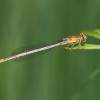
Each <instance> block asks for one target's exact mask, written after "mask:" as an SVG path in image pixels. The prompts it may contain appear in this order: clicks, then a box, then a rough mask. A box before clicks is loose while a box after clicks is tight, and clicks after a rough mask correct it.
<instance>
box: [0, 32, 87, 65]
mask: <svg viewBox="0 0 100 100" xmlns="http://www.w3.org/2000/svg"><path fill="white" fill-rule="evenodd" d="M86 39H87V37H86V35H85V34H84V33H82V32H81V33H80V35H79V36H68V37H67V38H64V39H62V40H60V41H57V42H56V41H55V42H53V43H48V45H46V46H43V47H38V48H36V49H33V50H27V51H23V52H20V53H17V54H14V55H12V56H10V57H7V58H4V59H0V63H2V62H6V61H8V60H12V59H18V58H20V57H24V56H27V55H31V54H35V53H38V52H41V51H44V50H49V49H51V48H55V47H58V46H68V47H69V46H72V47H73V46H75V45H76V44H77V45H81V43H82V42H83V43H84V42H85V41H86Z"/></svg>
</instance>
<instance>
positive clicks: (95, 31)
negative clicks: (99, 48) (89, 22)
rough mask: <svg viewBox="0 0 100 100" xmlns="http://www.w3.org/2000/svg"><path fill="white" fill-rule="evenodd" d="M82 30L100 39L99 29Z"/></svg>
mask: <svg viewBox="0 0 100 100" xmlns="http://www.w3.org/2000/svg"><path fill="white" fill-rule="evenodd" d="M83 32H84V33H85V34H86V35H89V36H92V37H95V38H98V39H100V29H95V30H92V31H83Z"/></svg>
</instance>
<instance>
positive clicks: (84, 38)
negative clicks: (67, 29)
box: [80, 32, 87, 42]
mask: <svg viewBox="0 0 100 100" xmlns="http://www.w3.org/2000/svg"><path fill="white" fill-rule="evenodd" d="M80 37H81V39H82V41H83V42H85V41H86V40H87V36H86V35H85V34H84V33H82V32H80Z"/></svg>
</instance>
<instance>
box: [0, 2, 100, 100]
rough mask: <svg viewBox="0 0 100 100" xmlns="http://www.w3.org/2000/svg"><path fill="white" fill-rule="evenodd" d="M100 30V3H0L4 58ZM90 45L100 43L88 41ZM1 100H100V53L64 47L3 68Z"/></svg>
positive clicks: (1, 53) (0, 71) (0, 45)
mask: <svg viewBox="0 0 100 100" xmlns="http://www.w3.org/2000/svg"><path fill="white" fill-rule="evenodd" d="M96 28H100V0H0V58H4V57H8V56H9V55H10V54H11V52H12V51H13V50H16V49H17V48H20V47H24V46H29V45H34V44H38V43H39V44H40V43H47V42H50V41H54V40H58V39H62V38H64V37H66V36H69V35H79V32H80V31H84V30H92V29H96ZM87 43H94V44H99V43H100V41H99V40H97V39H95V38H91V37H88V40H87ZM0 100H100V52H99V50H91V51H89V50H72V51H69V50H66V49H64V48H63V47H58V48H55V49H52V50H50V51H48V52H46V53H43V54H40V55H37V56H34V57H33V58H31V59H30V60H27V61H26V60H25V61H22V62H14V61H8V62H5V63H1V64H0Z"/></svg>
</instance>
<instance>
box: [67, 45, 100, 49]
mask: <svg viewBox="0 0 100 100" xmlns="http://www.w3.org/2000/svg"><path fill="white" fill-rule="evenodd" d="M65 49H85V50H100V45H95V44H84V46H80V47H79V46H75V47H73V48H68V47H65Z"/></svg>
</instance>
